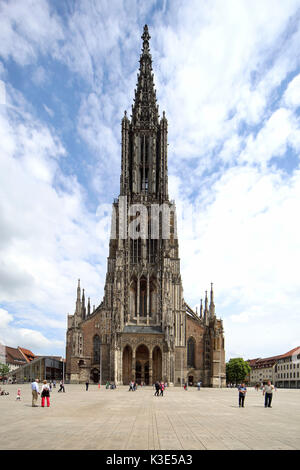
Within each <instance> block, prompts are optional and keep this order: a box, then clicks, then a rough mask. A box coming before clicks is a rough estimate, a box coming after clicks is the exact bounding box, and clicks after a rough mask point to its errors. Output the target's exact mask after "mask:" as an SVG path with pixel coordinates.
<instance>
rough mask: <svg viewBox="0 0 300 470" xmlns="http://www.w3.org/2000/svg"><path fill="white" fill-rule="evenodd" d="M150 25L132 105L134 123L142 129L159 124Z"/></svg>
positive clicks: (146, 30)
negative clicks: (150, 45) (150, 44)
mask: <svg viewBox="0 0 300 470" xmlns="http://www.w3.org/2000/svg"><path fill="white" fill-rule="evenodd" d="M150 37H151V36H150V34H149V31H148V26H147V25H145V26H144V32H143V34H142V36H141V38H142V39H143V48H142V54H141V57H140V68H139V73H138V77H137V78H138V82H137V88H136V90H135V97H134V105H133V107H132V124H133V126H134V127H136V128H140V129H153V128H155V127H157V126H158V106H157V104H156V92H155V88H154V81H153V73H152V57H151V54H150V47H149V39H150Z"/></svg>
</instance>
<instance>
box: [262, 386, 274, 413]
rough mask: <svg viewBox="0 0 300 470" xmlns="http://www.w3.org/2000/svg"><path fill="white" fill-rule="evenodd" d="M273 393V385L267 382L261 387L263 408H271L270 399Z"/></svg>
mask: <svg viewBox="0 0 300 470" xmlns="http://www.w3.org/2000/svg"><path fill="white" fill-rule="evenodd" d="M273 392H274V385H272V384H271V381H270V380H268V382H267V384H266V385H264V387H263V395H264V396H265V408H272V406H271V403H272V398H273Z"/></svg>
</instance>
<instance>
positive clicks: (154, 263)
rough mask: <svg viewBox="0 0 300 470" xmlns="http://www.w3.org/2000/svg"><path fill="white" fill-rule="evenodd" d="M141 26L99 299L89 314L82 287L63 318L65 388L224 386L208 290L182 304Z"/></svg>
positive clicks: (164, 129)
mask: <svg viewBox="0 0 300 470" xmlns="http://www.w3.org/2000/svg"><path fill="white" fill-rule="evenodd" d="M149 39H150V35H149V32H148V27H147V25H145V27H144V32H143V35H142V40H143V47H142V53H141V56H140V68H139V74H138V83H137V88H136V90H135V98H134V105H133V107H132V115H131V116H130V119H129V118H128V116H127V114H126V112H125V114H124V117H123V120H122V161H121V178H120V195H119V197H118V199H116V200H115V201H114V203H113V208H112V209H113V210H112V231H111V237H110V245H109V257H108V262H107V275H106V281H105V288H104V297H103V301H102V302H101V303H100V305H99V306H98V307H97V308H94V309H93V311H91V306H90V300H89V299H88V303H87V305H86V301H85V294H84V289H83V291H82V293H81V287H80V281H78V287H77V300H76V309H75V313H74V315H68V327H67V343H66V380H68V381H70V383H83V382H85V381H86V380H89V381H90V382H95V383H98V382H101V383H102V384H103V383H106V382H107V381H109V382H114V383H115V384H116V385H122V384H124V385H126V384H128V383H129V382H130V381H131V380H134V381H136V382H137V383H144V384H146V385H147V384H149V385H152V384H153V383H154V382H156V381H161V380H163V381H164V382H168V384H169V385H170V386H172V385H181V384H182V383H183V382H187V383H189V384H195V383H197V382H198V381H199V380H200V381H201V382H202V385H203V386H207V387H219V386H224V385H225V351H224V332H223V323H222V320H220V319H217V318H216V315H215V305H214V296H213V285H211V289H210V298H209V299H208V296H207V292H206V293H205V300H204V307H203V306H202V301H201V307H200V312H199V314H198V312H194V311H193V310H192V309H191V308H190V307H189V306H188V305H187V304H186V302H185V301H184V298H183V289H182V282H181V275H180V259H179V250H178V240H177V234H176V209H175V205H174V202H172V201H170V200H169V196H168V165H167V145H168V144H167V136H168V121H167V119H166V116H165V112H163V117H162V118H160V116H159V112H158V105H157V103H156V91H155V89H154V81H153V73H152V57H151V54H150V49H149Z"/></svg>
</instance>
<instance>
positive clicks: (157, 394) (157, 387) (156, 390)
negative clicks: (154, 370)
mask: <svg viewBox="0 0 300 470" xmlns="http://www.w3.org/2000/svg"><path fill="white" fill-rule="evenodd" d="M159 390H160V387H159V382H155V393H154V395H155V396H157V397H158V396H159Z"/></svg>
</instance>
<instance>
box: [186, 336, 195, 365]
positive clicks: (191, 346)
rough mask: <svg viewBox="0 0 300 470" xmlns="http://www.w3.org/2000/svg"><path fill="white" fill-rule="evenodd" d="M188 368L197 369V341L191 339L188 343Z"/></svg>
mask: <svg viewBox="0 0 300 470" xmlns="http://www.w3.org/2000/svg"><path fill="white" fill-rule="evenodd" d="M187 366H188V367H195V340H194V338H189V339H188V342H187Z"/></svg>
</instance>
